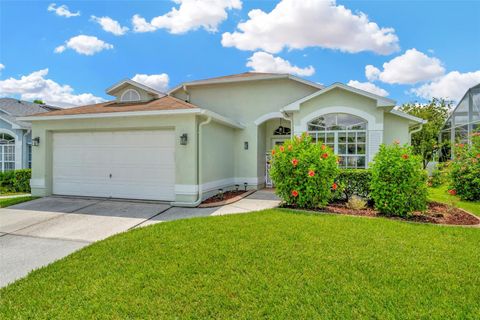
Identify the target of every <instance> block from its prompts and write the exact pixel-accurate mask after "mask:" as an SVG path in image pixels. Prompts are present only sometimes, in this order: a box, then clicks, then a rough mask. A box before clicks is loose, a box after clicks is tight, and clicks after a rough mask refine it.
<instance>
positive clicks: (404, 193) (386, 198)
mask: <svg viewBox="0 0 480 320" xmlns="http://www.w3.org/2000/svg"><path fill="white" fill-rule="evenodd" d="M371 171H372V181H371V184H370V188H371V197H372V199H373V201H374V203H375V208H376V209H377V210H378V211H380V212H381V213H383V214H387V215H394V216H407V215H408V214H409V213H411V212H413V211H417V210H422V211H423V210H425V209H426V205H427V184H426V182H427V172H426V171H425V170H423V166H422V159H421V158H420V157H418V156H414V155H412V149H411V147H408V146H400V145H399V144H393V145H389V146H386V145H381V146H380V150H379V152H378V153H377V155H376V156H375V158H374V163H373V166H372V169H371Z"/></svg>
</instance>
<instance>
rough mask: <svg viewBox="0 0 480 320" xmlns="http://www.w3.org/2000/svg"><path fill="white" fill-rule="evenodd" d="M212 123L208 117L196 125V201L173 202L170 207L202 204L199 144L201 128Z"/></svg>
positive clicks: (200, 149)
mask: <svg viewBox="0 0 480 320" xmlns="http://www.w3.org/2000/svg"><path fill="white" fill-rule="evenodd" d="M211 121H212V117H211V116H208V118H207V120H205V121H203V122H201V123H200V124H199V125H198V131H197V186H198V193H197V200H195V201H194V202H173V203H172V205H174V206H178V207H190V208H194V207H198V205H199V204H200V203H202V188H201V186H202V180H203V177H202V148H200V142H201V141H202V128H203V126H205V125H207V124H209V123H210V122H211Z"/></svg>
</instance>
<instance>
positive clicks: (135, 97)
mask: <svg viewBox="0 0 480 320" xmlns="http://www.w3.org/2000/svg"><path fill="white" fill-rule="evenodd" d="M139 100H140V94H139V93H138V91H137V90H134V89H128V90H125V92H124V93H123V94H122V96H121V97H120V101H121V102H132V101H139Z"/></svg>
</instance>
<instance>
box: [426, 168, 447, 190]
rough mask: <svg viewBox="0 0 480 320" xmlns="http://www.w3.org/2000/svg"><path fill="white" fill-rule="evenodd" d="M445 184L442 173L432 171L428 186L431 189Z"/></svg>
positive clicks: (435, 170)
mask: <svg viewBox="0 0 480 320" xmlns="http://www.w3.org/2000/svg"><path fill="white" fill-rule="evenodd" d="M442 184H443V174H442V172H441V171H440V170H439V169H438V168H436V169H434V170H433V171H432V174H431V175H430V177H428V186H429V187H433V188H436V187H439V186H441V185H442Z"/></svg>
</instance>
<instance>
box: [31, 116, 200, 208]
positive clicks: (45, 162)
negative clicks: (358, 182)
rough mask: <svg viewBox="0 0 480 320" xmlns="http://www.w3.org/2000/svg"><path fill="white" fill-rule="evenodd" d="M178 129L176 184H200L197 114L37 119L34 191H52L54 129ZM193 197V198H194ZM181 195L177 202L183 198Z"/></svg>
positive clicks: (44, 192)
mask: <svg viewBox="0 0 480 320" xmlns="http://www.w3.org/2000/svg"><path fill="white" fill-rule="evenodd" d="M137 129H145V130H155V129H159V130H162V129H173V130H175V137H176V143H175V145H176V148H175V161H176V170H175V176H176V178H175V180H176V182H175V183H176V185H195V184H196V144H197V141H196V138H195V137H196V116H194V115H177V116H173V115H162V116H138V117H115V118H96V119H71V120H61V121H34V122H33V124H32V130H33V134H32V136H33V137H40V145H39V146H38V147H32V156H33V171H32V194H33V195H35V196H46V195H50V194H51V192H52V155H53V150H52V143H53V141H52V135H53V132H68V131H70V132H72V131H111V130H137ZM183 133H187V134H188V136H189V141H188V144H187V145H186V146H182V145H180V135H181V134H183ZM190 198H191V197H189V199H190ZM182 200H183V198H182V197H181V196H180V197H179V199H177V201H182Z"/></svg>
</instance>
